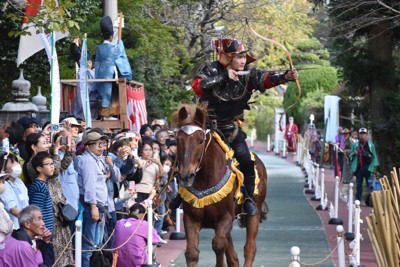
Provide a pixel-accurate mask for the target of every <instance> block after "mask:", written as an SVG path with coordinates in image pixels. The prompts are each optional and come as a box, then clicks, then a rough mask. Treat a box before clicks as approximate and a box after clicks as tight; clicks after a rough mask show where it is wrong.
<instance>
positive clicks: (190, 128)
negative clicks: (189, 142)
mask: <svg viewBox="0 0 400 267" xmlns="http://www.w3.org/2000/svg"><path fill="white" fill-rule="evenodd" d="M181 130H182V131H183V132H184V133H185V134H187V135H189V136H190V135H192V134H193V133H194V132H196V131H202V132H203V133H204V141H205V140H206V139H207V134H208V133H210V130H208V129H207V130H204V129H203V128H201V127H199V126H195V125H184V126H182V127H181V128H179V131H181ZM211 139H212V135H210V140H209V141H208V143H207V145H206V146H204V149H203V153H202V154H201V157H200V160H199V163H198V165H197V167H196V171H195V173H197V172H198V171H199V170H200V169H201V166H200V165H201V162H202V161H203V157H204V155H205V154H206V151H207V148H208V146H209V145H210V143H211Z"/></svg>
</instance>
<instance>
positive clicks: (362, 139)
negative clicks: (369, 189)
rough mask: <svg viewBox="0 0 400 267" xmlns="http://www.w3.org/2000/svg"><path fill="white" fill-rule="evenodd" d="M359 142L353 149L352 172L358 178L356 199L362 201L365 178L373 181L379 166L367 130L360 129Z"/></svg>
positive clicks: (351, 152)
mask: <svg viewBox="0 0 400 267" xmlns="http://www.w3.org/2000/svg"><path fill="white" fill-rule="evenodd" d="M358 132H359V140H358V141H356V142H355V143H354V144H353V146H352V147H351V151H350V158H351V171H352V172H353V175H355V176H356V197H355V200H360V201H361V197H362V191H363V181H364V178H365V180H366V181H367V185H368V180H370V179H371V174H372V173H373V172H374V171H375V168H376V167H377V166H379V161H378V156H377V155H376V151H375V145H374V144H373V143H372V141H371V140H369V139H368V131H367V129H366V128H360V130H359V131H358Z"/></svg>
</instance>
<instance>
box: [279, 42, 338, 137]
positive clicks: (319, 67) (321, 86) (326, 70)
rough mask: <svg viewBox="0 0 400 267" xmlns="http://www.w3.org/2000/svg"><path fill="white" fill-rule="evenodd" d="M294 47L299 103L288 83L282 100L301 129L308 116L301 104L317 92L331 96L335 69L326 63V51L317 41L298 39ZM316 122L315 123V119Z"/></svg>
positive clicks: (294, 85) (294, 88) (295, 86)
mask: <svg viewBox="0 0 400 267" xmlns="http://www.w3.org/2000/svg"><path fill="white" fill-rule="evenodd" d="M296 48H297V50H296V52H294V53H293V54H292V56H293V61H294V65H295V66H297V67H298V68H299V83H300V85H301V98H300V100H299V92H298V88H297V85H296V84H295V83H289V86H288V88H287V90H286V93H285V96H284V99H283V106H284V108H285V110H286V109H288V108H289V107H290V106H292V107H290V109H289V111H288V113H289V114H290V115H291V116H293V117H294V119H295V121H296V122H297V125H298V126H299V128H300V129H302V128H303V126H305V125H307V121H308V118H309V115H310V113H309V112H308V111H307V109H306V108H301V105H300V103H303V101H304V99H306V98H307V97H308V94H309V93H311V92H316V94H317V96H319V95H320V93H322V94H325V95H329V94H331V93H332V92H333V91H334V89H335V88H336V86H337V82H338V74H337V70H336V69H335V68H334V67H331V66H330V64H329V61H327V60H326V59H327V58H329V53H328V51H327V50H326V49H324V48H323V46H322V45H321V43H320V42H319V41H318V40H317V39H315V38H312V39H307V40H300V41H298V42H297V43H296ZM312 97H313V98H315V97H316V95H312ZM299 101H300V102H299ZM322 103H323V101H322ZM322 105H323V104H322ZM314 115H316V114H314ZM316 118H317V116H316ZM316 123H318V121H317V120H316ZM322 125H323V119H322Z"/></svg>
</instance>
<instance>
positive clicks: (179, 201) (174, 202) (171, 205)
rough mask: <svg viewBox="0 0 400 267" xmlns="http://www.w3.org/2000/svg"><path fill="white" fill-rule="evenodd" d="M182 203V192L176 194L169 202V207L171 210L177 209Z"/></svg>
mask: <svg viewBox="0 0 400 267" xmlns="http://www.w3.org/2000/svg"><path fill="white" fill-rule="evenodd" d="M181 204H182V197H181V195H180V194H176V196H175V197H174V198H173V199H172V200H171V202H170V203H169V208H170V209H171V210H176V209H177V208H179V206H180V205H181Z"/></svg>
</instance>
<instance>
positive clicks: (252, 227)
mask: <svg viewBox="0 0 400 267" xmlns="http://www.w3.org/2000/svg"><path fill="white" fill-rule="evenodd" d="M259 224H260V209H259V211H258V213H257V215H255V216H248V217H247V225H246V243H245V245H244V265H243V266H244V267H251V266H252V265H253V261H254V258H255V256H256V252H257V246H256V239H257V234H258V226H259Z"/></svg>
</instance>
